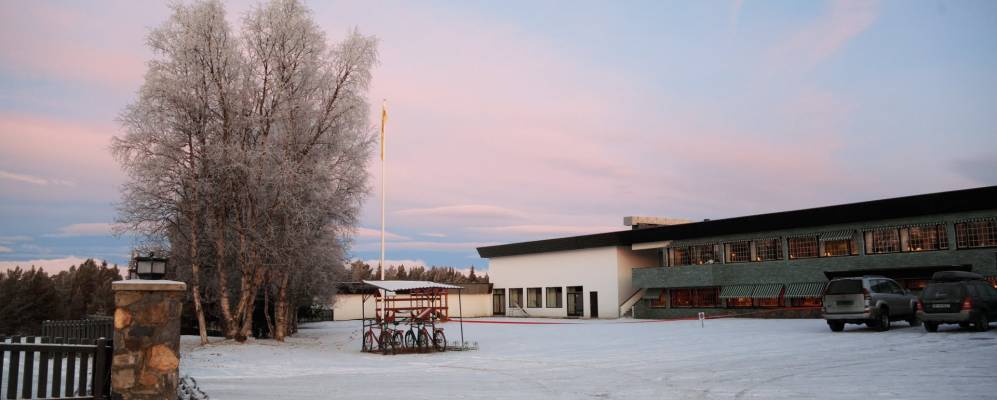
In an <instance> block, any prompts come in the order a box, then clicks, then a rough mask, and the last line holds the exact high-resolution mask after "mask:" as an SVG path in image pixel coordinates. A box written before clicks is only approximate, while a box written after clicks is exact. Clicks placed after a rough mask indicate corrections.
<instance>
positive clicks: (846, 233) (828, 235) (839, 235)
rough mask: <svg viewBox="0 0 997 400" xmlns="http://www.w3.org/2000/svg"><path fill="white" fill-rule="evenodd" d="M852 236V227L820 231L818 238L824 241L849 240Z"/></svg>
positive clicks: (853, 232)
mask: <svg viewBox="0 0 997 400" xmlns="http://www.w3.org/2000/svg"><path fill="white" fill-rule="evenodd" d="M854 237H855V231H854V230H852V229H847V230H841V231H831V232H822V233H821V234H820V240H821V241H825V242H826V241H828V240H850V239H852V238H854Z"/></svg>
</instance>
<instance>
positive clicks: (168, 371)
mask: <svg viewBox="0 0 997 400" xmlns="http://www.w3.org/2000/svg"><path fill="white" fill-rule="evenodd" d="M112 287H113V289H114V304H115V311H114V359H113V360H112V363H111V391H112V393H114V398H115V399H124V400H132V399H142V400H144V399H170V398H176V391H177V383H178V378H179V376H178V374H179V369H178V367H179V365H180V352H179V350H180V312H181V309H182V305H183V299H184V294H185V291H186V284H184V283H183V282H174V281H158V280H157V281H151V280H127V281H118V282H114V283H113V284H112Z"/></svg>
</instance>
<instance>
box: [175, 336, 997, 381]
mask: <svg viewBox="0 0 997 400" xmlns="http://www.w3.org/2000/svg"><path fill="white" fill-rule="evenodd" d="M488 320H501V321H512V322H522V321H530V320H524V319H494V318H489V319H488ZM535 321H541V322H553V321H558V320H549V319H544V320H535ZM562 322H571V324H561V325H520V324H478V323H465V324H464V332H465V337H466V339H467V340H468V341H476V342H478V343H479V345H480V349H479V350H477V351H468V352H446V353H433V354H406V355H397V356H383V355H378V354H365V353H361V352H360V341H359V330H360V322H357V321H346V322H323V323H315V324H307V325H304V327H303V329H302V330H301V331H300V332H299V333H298V334H297V335H295V337H293V338H291V339H289V340H288V341H287V342H286V343H283V344H278V343H275V342H273V341H255V342H249V343H247V344H236V343H232V342H218V343H213V344H209V345H207V346H204V347H200V346H196V343H197V340H196V338H195V337H188V336H185V337H184V338H183V352H182V360H181V366H180V368H181V373H182V374H189V375H191V376H193V377H195V378H196V379H197V380H198V383H199V384H200V387H201V388H202V389H203V390H204V391H205V392H207V393H208V394H209V395H210V396H211V397H212V398H213V399H222V400H224V399H285V398H286V399H327V398H340V399H356V398H361V397H363V396H370V397H371V398H391V399H430V398H433V399H440V398H444V399H453V398H460V399H498V398H508V399H513V398H515V399H550V398H560V399H580V398H598V399H651V398H653V399H742V398H745V399H749V398H750V399H813V398H817V399H866V398H876V399H995V398H997V329H991V330H990V331H988V332H981V333H977V332H969V331H965V330H960V329H958V328H955V327H953V326H951V325H949V326H947V327H943V328H942V330H941V331H940V332H938V333H926V332H925V331H924V329H923V328H921V327H916V328H910V327H908V326H907V324H906V323H904V322H895V323H894V326H893V329H892V330H890V331H889V332H874V331H871V330H869V329H866V328H865V327H859V326H856V325H849V326H848V327H847V328H846V330H845V332H842V333H832V332H831V331H830V330H828V328H827V326H826V325H825V323H824V321H822V320H758V319H720V320H708V321H706V326H705V328H701V327H700V324H699V322H698V321H671V322H649V323H647V322H638V323H634V322H635V321H633V320H618V321H578V320H572V321H567V320H565V321H562ZM446 329H447V334H448V336H449V337H450V338H451V339H456V338H459V336H458V326H457V324H456V323H448V324H446Z"/></svg>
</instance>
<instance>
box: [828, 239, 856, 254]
mask: <svg viewBox="0 0 997 400" xmlns="http://www.w3.org/2000/svg"><path fill="white" fill-rule="evenodd" d="M853 244H854V241H853V240H852V239H844V240H828V241H825V242H824V257H838V256H850V255H852V254H853V253H852V247H853Z"/></svg>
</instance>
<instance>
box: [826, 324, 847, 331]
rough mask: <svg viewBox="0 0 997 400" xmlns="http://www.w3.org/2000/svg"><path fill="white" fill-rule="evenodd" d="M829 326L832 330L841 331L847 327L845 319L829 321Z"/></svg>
mask: <svg viewBox="0 0 997 400" xmlns="http://www.w3.org/2000/svg"><path fill="white" fill-rule="evenodd" d="M827 326H828V327H829V328H831V332H841V331H843V330H844V329H845V322H844V321H827Z"/></svg>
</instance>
